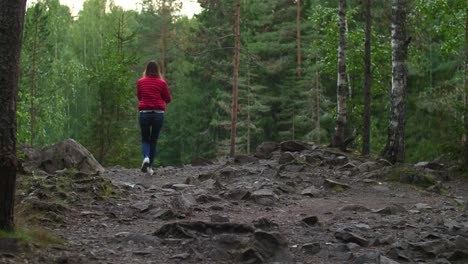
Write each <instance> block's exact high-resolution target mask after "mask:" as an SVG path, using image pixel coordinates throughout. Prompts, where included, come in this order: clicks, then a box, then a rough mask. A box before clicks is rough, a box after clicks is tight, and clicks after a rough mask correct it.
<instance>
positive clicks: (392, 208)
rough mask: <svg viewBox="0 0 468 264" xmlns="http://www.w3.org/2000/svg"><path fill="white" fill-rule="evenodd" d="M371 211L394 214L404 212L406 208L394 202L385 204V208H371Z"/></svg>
mask: <svg viewBox="0 0 468 264" xmlns="http://www.w3.org/2000/svg"><path fill="white" fill-rule="evenodd" d="M372 212H373V213H377V214H381V215H394V214H400V213H405V212H406V209H405V208H404V207H403V206H401V205H398V204H394V205H390V206H387V207H385V208H381V209H376V210H372Z"/></svg>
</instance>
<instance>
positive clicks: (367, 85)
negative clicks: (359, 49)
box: [362, 0, 372, 155]
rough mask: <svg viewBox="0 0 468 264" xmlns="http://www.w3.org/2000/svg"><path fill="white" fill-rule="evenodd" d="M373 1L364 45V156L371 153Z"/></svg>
mask: <svg viewBox="0 0 468 264" xmlns="http://www.w3.org/2000/svg"><path fill="white" fill-rule="evenodd" d="M371 7H372V0H366V42H365V45H364V113H363V117H362V122H363V128H362V155H368V154H369V152H370V126H371V120H370V101H371V97H370V95H371V79H372V75H371V32H372V30H371V29H372V27H371V26H372V14H371Z"/></svg>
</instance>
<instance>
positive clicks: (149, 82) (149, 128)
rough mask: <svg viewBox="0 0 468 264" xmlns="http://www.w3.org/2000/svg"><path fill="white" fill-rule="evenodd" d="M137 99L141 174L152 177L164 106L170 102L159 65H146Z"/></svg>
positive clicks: (167, 88)
mask: <svg viewBox="0 0 468 264" xmlns="http://www.w3.org/2000/svg"><path fill="white" fill-rule="evenodd" d="M137 97H138V100H139V101H140V103H139V104H138V110H139V111H140V117H139V121H140V128H141V147H142V150H143V164H142V165H141V171H142V172H148V173H149V174H150V175H153V169H152V167H153V162H154V158H155V157H156V144H157V142H158V137H159V131H161V128H162V126H163V122H164V111H165V110H166V104H168V103H170V102H171V94H170V92H169V87H168V86H167V83H166V81H164V80H163V79H162V76H161V72H160V70H159V65H158V64H157V63H156V62H155V61H150V62H149V63H148V64H147V65H146V70H145V72H144V74H143V78H141V79H139V80H138V82H137Z"/></svg>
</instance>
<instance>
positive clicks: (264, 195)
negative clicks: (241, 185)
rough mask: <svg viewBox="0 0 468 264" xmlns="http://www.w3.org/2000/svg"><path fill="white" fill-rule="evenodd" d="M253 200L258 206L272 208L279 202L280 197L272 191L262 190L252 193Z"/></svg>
mask: <svg viewBox="0 0 468 264" xmlns="http://www.w3.org/2000/svg"><path fill="white" fill-rule="evenodd" d="M251 199H252V200H254V201H255V202H256V203H258V204H261V205H265V206H272V205H274V204H275V203H276V202H277V201H278V196H277V195H276V194H275V193H274V192H273V190H271V189H260V190H257V191H255V192H253V193H252V196H251Z"/></svg>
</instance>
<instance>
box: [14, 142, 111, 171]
mask: <svg viewBox="0 0 468 264" xmlns="http://www.w3.org/2000/svg"><path fill="white" fill-rule="evenodd" d="M22 151H23V153H25V154H26V156H27V161H25V162H24V164H23V166H24V168H25V170H26V171H29V172H31V171H33V170H37V169H39V170H44V171H45V172H47V173H55V172H56V171H62V170H64V169H76V170H78V171H79V172H82V173H84V174H87V175H89V174H99V173H102V172H104V171H105V169H104V167H102V165H101V164H99V162H98V161H97V160H96V159H95V158H94V156H93V155H92V154H91V152H89V151H88V150H87V149H86V148H85V147H83V146H82V145H81V144H80V143H78V142H77V141H75V140H73V139H67V140H64V141H62V142H60V143H58V144H55V145H51V146H48V147H45V148H31V147H24V148H23V149H22Z"/></svg>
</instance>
